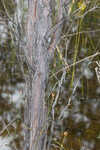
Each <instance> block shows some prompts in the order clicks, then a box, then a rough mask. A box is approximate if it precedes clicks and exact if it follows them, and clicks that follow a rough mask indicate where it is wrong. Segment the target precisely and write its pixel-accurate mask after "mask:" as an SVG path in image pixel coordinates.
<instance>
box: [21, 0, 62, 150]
mask: <svg viewBox="0 0 100 150" xmlns="http://www.w3.org/2000/svg"><path fill="white" fill-rule="evenodd" d="M60 1H61V0H60ZM51 3H52V0H29V12H28V22H27V49H26V52H25V53H26V56H27V61H28V64H29V66H30V67H29V68H32V69H30V72H31V73H30V76H29V78H28V80H27V81H26V83H27V105H26V108H25V124H26V126H27V128H26V130H25V148H24V150H46V149H45V137H46V136H45V135H46V132H45V131H46V120H47V116H46V106H45V87H46V80H47V78H48V65H49V63H50V62H49V61H50V57H51V53H54V49H53V48H51V49H52V50H53V51H52V50H51V51H52V52H51V51H50V50H49V47H51V45H52V43H54V44H53V46H55V45H56V42H57V41H58V39H59V38H58V37H59V36H60V32H61V29H60V30H59V29H58V30H56V32H55V33H53V34H54V35H53V36H52V37H55V38H54V39H53V41H52V43H49V40H48V38H45V37H46V35H47V33H48V32H49V30H50V29H51V27H52V19H51V7H50V5H51ZM60 19H61V17H60ZM49 38H50V37H49ZM33 70H34V74H33Z"/></svg>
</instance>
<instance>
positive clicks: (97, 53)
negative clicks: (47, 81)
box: [50, 52, 100, 78]
mask: <svg viewBox="0 0 100 150" xmlns="http://www.w3.org/2000/svg"><path fill="white" fill-rule="evenodd" d="M98 55H100V52H96V53H95V54H93V55H90V56H88V57H85V58H83V59H81V60H79V61H77V62H75V63H73V64H71V65H68V66H65V67H64V68H61V69H60V70H59V71H57V72H56V73H53V74H52V75H51V77H50V78H52V77H53V76H55V75H57V74H58V73H60V72H62V71H64V70H66V69H68V68H71V67H73V66H75V65H78V64H80V63H82V62H84V61H85V60H87V59H91V58H94V57H96V56H98Z"/></svg>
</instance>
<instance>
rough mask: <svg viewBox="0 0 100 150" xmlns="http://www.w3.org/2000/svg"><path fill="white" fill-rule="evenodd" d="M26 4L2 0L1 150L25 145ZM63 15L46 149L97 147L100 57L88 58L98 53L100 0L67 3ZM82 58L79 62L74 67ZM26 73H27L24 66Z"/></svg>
mask: <svg viewBox="0 0 100 150" xmlns="http://www.w3.org/2000/svg"><path fill="white" fill-rule="evenodd" d="M54 6H55V7H54V9H53V14H52V19H53V26H55V25H56V18H57V15H58V13H57V12H58V9H57V7H58V6H59V1H55V4H54ZM27 8H28V4H27V1H26V0H15V1H14V0H1V1H0V145H1V149H2V150H11V149H15V150H17V149H18V150H20V149H22V147H23V138H24V128H26V126H25V124H24V122H23V113H24V105H25V89H24V88H25V87H24V86H25V80H24V75H23V68H22V67H21V65H20V63H19V57H20V56H21V58H22V59H24V56H23V49H24V48H25V44H26V39H25V32H24V31H25V24H26V20H27V19H26V17H27V15H26V14H27ZM63 15H64V18H65V21H64V25H63V30H62V35H61V39H60V43H59V44H58V45H57V46H56V49H55V54H54V59H53V61H52V64H51V65H50V72H49V81H48V85H47V89H46V103H47V106H48V119H49V121H48V143H47V145H48V148H47V150H49V149H50V150H84V149H88V150H99V149H100V119H99V118H100V109H99V108H100V84H99V81H98V78H97V74H96V72H95V68H96V67H98V65H97V63H96V62H99V60H100V56H99V55H97V56H96V57H91V58H87V57H88V56H90V55H95V54H96V53H99V52H100V46H99V45H100V0H91V1H87V0H80V1H79V0H72V1H69V2H66V3H65V4H64V6H63ZM19 50H21V51H19ZM19 52H20V53H19ZM18 55H20V56H18ZM84 58H87V59H84ZM83 59H84V60H83ZM81 60H83V61H81ZM78 61H81V63H78V64H77V65H72V64H73V63H74V64H75V63H77V62H78ZM24 71H25V72H26V71H27V68H26V65H25V64H24ZM25 72H24V73H25ZM1 143H3V144H1ZM5 143H7V144H8V146H5Z"/></svg>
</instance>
